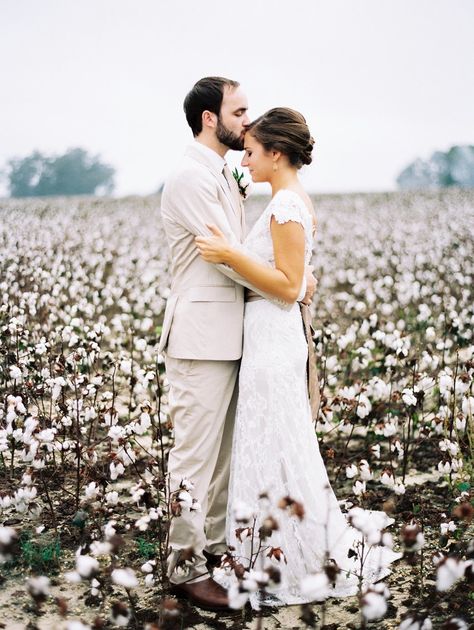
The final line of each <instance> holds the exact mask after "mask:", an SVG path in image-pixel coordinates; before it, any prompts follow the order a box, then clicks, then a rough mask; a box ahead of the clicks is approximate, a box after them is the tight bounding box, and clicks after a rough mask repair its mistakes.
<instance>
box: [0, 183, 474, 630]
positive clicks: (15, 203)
mask: <svg viewBox="0 0 474 630" xmlns="http://www.w3.org/2000/svg"><path fill="white" fill-rule="evenodd" d="M267 201H268V199H266V198H264V197H250V199H249V200H248V201H247V214H248V223H249V224H250V225H251V224H252V222H253V221H254V220H255V218H256V216H258V213H259V212H260V211H261V210H262V209H263V208H264V205H265V203H267ZM314 204H315V208H316V213H317V216H318V229H317V236H316V240H315V246H314V259H313V264H314V267H315V275H316V277H317V278H318V281H319V284H318V289H317V293H316V295H315V298H314V302H313V305H312V309H313V314H314V320H313V325H314V328H315V336H314V339H315V343H316V351H317V357H318V369H319V377H320V385H321V394H322V396H321V407H320V412H319V418H318V421H317V423H316V426H315V432H316V434H317V437H318V439H319V443H320V448H321V452H322V454H323V457H324V459H325V462H326V465H327V468H328V471H329V476H330V479H331V482H332V485H333V488H334V490H335V492H336V494H337V496H338V498H339V499H340V500H341V501H342V500H344V501H345V509H346V510H347V512H348V514H349V515H350V517H351V518H352V521H353V525H354V526H355V527H360V528H361V530H363V529H364V528H366V527H367V524H365V523H358V522H357V514H358V513H357V508H358V507H368V508H373V509H378V510H384V511H385V512H387V513H388V514H390V516H391V517H393V518H394V519H395V523H394V525H392V527H391V528H390V531H389V532H380V538H379V539H378V542H380V541H383V542H382V544H385V545H387V546H391V547H393V548H394V549H395V550H397V551H402V552H403V554H404V557H403V559H402V560H401V561H399V562H398V563H397V564H396V565H395V566H394V568H393V573H392V575H391V576H389V577H388V578H387V579H386V580H384V582H383V583H379V584H377V585H375V586H374V587H372V588H371V589H366V590H364V589H363V588H362V587H361V589H360V592H359V595H358V597H353V598H349V599H344V600H332V599H327V600H325V601H323V602H321V601H319V602H318V603H317V604H314V605H308V606H305V607H303V608H300V607H290V608H289V609H285V610H278V611H268V610H265V609H263V610H262V611H261V612H260V613H258V612H257V613H255V612H253V613H252V612H251V611H249V610H248V609H245V608H242V609H241V610H239V609H237V610H236V614H235V616H229V617H228V618H226V617H223V616H222V615H220V616H217V615H216V614H211V613H202V612H200V611H198V610H197V609H193V608H192V607H190V606H189V605H187V604H185V603H183V602H176V600H174V599H173V598H170V597H169V596H168V595H167V582H166V576H165V572H164V566H165V563H166V555H167V549H168V541H167V532H168V527H169V522H170V520H171V519H173V518H179V516H180V514H181V513H182V511H183V510H193V509H199V505H197V504H196V502H195V500H194V499H193V496H192V480H183V487H182V488H181V491H180V492H179V493H176V494H175V495H172V496H169V493H167V485H166V455H167V451H168V450H169V447H170V445H171V444H172V440H173V434H172V427H171V425H170V423H169V420H168V416H167V380H166V374H165V369H164V363H163V357H162V356H160V355H158V353H157V346H158V340H159V336H160V332H161V323H162V318H163V311H164V306H165V303H166V298H167V295H168V293H169V282H170V278H169V273H168V266H169V259H168V251H167V247H166V241H165V237H164V233H163V229H162V226H161V223H160V212H159V206H160V199H159V197H146V198H138V197H136V198H135V197H130V198H124V199H118V200H107V199H98V198H67V199H66V198H58V199H28V200H3V201H0V239H1V249H0V294H1V307H0V348H1V353H0V401H1V405H0V584H2V589H1V591H2V592H1V593H0V602H1V605H2V611H5V612H4V613H3V615H2V622H3V623H5V624H6V625H5V626H4V627H6V628H12V629H16V628H18V629H20V628H25V627H26V625H27V624H32V625H30V626H28V627H31V628H33V627H37V628H40V629H41V630H43V629H45V628H68V629H70V630H79V629H82V628H92V627H93V628H112V627H129V628H149V629H150V630H151V629H152V628H155V629H156V628H162V629H163V628H170V629H171V628H214V627H215V628H227V627H228V628H279V627H280V628H285V627H286V628H290V627H301V628H303V627H320V628H323V627H324V628H327V629H333V628H345V627H349V625H350V624H352V626H350V627H353V628H359V627H361V628H362V627H374V628H404V629H413V630H416V629H420V630H421V629H425V630H429V629H430V628H446V629H448V628H449V629H454V628H460V629H462V628H468V627H469V624H470V623H471V622H473V620H474V616H473V610H474V536H473V534H474V527H473V515H474V490H473V484H474V463H473V458H472V456H473V452H474V421H473V413H474V391H473V384H472V383H473V374H474V338H473V331H472V329H473V323H474V304H473V291H472V287H473V282H474V255H473V254H474V251H473V249H474V248H473V237H474V193H473V192H468V191H456V190H450V191H441V192H430V193H387V194H366V195H364V194H353V195H334V196H323V197H320V196H317V197H315V198H314ZM280 509H282V508H281V507H278V506H275V515H276V517H277V516H278V510H280ZM278 561H279V560H278V559H275V563H278ZM247 577H248V576H247ZM308 577H309V579H310V580H311V579H312V580H313V582H311V583H309V587H310V588H313V587H315V584H316V582H315V581H317V580H318V579H319V578H318V576H317V575H316V576H308ZM252 584H254V585H255V584H257V586H252ZM257 588H261V586H258V581H255V580H254V581H252V579H247V580H245V581H244V582H243V583H242V588H241V590H240V592H239V602H240V604H241V605H244V604H245V602H246V601H247V600H248V596H249V592H248V591H249V590H252V589H257ZM278 624H279V625H278ZM285 624H286V625H285Z"/></svg>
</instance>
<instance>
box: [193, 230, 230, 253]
mask: <svg viewBox="0 0 474 630" xmlns="http://www.w3.org/2000/svg"><path fill="white" fill-rule="evenodd" d="M206 225H207V227H208V228H209V230H210V231H211V232H212V236H196V238H195V239H194V241H195V243H196V246H197V248H198V250H199V254H200V255H201V257H202V258H203V259H204V260H205V261H206V262H210V263H225V262H226V260H227V254H228V253H229V249H230V248H229V242H228V240H227V239H226V237H225V236H224V234H223V233H222V232H221V231H220V230H219V228H218V227H217V225H214V224H212V223H207V224H206Z"/></svg>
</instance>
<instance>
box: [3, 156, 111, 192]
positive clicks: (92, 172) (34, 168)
mask: <svg viewBox="0 0 474 630" xmlns="http://www.w3.org/2000/svg"><path fill="white" fill-rule="evenodd" d="M114 175H115V169H114V168H113V167H112V166H110V165H108V164H104V163H102V162H101V161H100V158H99V156H93V155H89V154H88V153H87V151H85V150H84V149H81V148H78V147H76V148H73V149H69V150H68V151H67V152H66V153H65V154H64V155H59V156H46V155H43V154H42V153H40V152H39V151H34V152H33V153H32V154H31V155H28V156H27V157H24V158H16V159H11V160H9V162H8V164H7V172H6V176H7V180H8V188H9V191H10V195H11V197H44V196H50V195H51V196H54V195H94V194H110V193H111V192H112V191H113V189H114Z"/></svg>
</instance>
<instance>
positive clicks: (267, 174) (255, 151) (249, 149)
mask: <svg viewBox="0 0 474 630" xmlns="http://www.w3.org/2000/svg"><path fill="white" fill-rule="evenodd" d="M244 149H245V154H244V157H243V158H242V166H245V167H247V168H248V169H249V173H250V175H251V176H252V181H254V182H268V181H270V179H271V176H272V172H273V153H272V152H271V151H266V150H265V149H264V147H263V145H262V144H260V142H258V141H257V140H256V139H255V138H254V136H252V134H251V133H250V132H247V133H246V134H245V139H244Z"/></svg>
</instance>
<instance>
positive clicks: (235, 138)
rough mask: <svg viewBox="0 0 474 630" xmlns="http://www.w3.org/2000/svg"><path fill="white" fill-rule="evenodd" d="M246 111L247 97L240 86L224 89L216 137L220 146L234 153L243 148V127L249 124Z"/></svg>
mask: <svg viewBox="0 0 474 630" xmlns="http://www.w3.org/2000/svg"><path fill="white" fill-rule="evenodd" d="M247 109H248V103H247V97H246V96H245V94H244V92H243V91H242V88H241V87H240V86H239V87H236V88H230V87H225V88H224V96H223V99H222V105H221V111H220V114H219V116H218V117H217V127H216V135H217V139H218V140H219V142H220V143H221V144H223V145H224V146H226V147H229V149H233V150H234V151H241V150H242V149H243V148H244V136H245V127H246V126H247V125H248V124H249V122H250V121H249V117H248V116H247Z"/></svg>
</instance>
